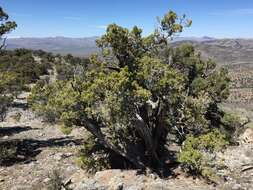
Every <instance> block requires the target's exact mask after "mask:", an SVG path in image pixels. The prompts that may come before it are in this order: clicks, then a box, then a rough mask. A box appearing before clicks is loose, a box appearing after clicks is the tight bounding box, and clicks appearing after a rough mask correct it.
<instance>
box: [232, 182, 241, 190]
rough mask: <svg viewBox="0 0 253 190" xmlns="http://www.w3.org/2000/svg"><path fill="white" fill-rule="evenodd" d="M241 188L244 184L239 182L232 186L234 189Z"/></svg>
mask: <svg viewBox="0 0 253 190" xmlns="http://www.w3.org/2000/svg"><path fill="white" fill-rule="evenodd" d="M240 189H242V186H241V185H240V184H238V183H237V184H235V185H234V186H233V187H232V190H240Z"/></svg>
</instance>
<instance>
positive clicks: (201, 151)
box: [178, 130, 229, 181]
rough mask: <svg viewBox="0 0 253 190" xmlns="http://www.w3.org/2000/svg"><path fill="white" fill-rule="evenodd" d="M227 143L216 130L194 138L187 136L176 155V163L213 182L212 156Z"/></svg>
mask: <svg viewBox="0 0 253 190" xmlns="http://www.w3.org/2000/svg"><path fill="white" fill-rule="evenodd" d="M228 144H229V142H228V141H227V140H226V137H225V135H223V134H222V133H221V132H219V131H218V130H215V131H213V132H210V133H207V134H205V135H200V136H198V137H194V136H192V135H190V136H188V137H187V138H186V140H185V141H184V143H183V146H182V150H181V152H180V153H179V155H178V161H179V162H180V163H181V164H182V165H183V167H184V168H185V169H186V170H187V171H188V172H190V173H194V174H197V175H202V176H203V177H205V178H207V179H208V180H212V181H214V180H215V178H217V176H216V175H215V165H214V163H213V155H214V154H215V153H216V152H218V151H221V150H222V149H224V148H225V146H226V145H228Z"/></svg>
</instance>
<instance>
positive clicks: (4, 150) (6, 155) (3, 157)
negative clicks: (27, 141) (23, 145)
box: [0, 142, 17, 165]
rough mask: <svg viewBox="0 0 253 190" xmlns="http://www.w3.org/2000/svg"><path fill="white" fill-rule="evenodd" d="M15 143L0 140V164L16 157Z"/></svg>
mask: <svg viewBox="0 0 253 190" xmlns="http://www.w3.org/2000/svg"><path fill="white" fill-rule="evenodd" d="M16 154H17V143H10V142H1V144H0V165H1V164H2V163H4V162H8V161H10V160H12V159H15V158H16Z"/></svg>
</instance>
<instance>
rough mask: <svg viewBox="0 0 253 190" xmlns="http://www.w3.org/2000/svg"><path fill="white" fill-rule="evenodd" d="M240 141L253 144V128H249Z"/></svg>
mask: <svg viewBox="0 0 253 190" xmlns="http://www.w3.org/2000/svg"><path fill="white" fill-rule="evenodd" d="M240 140H241V142H242V143H253V128H248V129H246V130H245V132H244V133H243V134H242V135H241V137H240Z"/></svg>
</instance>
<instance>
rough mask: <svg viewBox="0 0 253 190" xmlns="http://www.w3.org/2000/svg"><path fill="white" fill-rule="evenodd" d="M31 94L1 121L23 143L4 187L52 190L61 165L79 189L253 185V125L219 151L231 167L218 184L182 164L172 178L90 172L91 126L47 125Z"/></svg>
mask: <svg viewBox="0 0 253 190" xmlns="http://www.w3.org/2000/svg"><path fill="white" fill-rule="evenodd" d="M26 96H27V95H26V94H24V95H23V97H21V98H20V99H19V100H17V105H16V106H15V107H14V108H12V109H11V110H10V112H9V113H8V115H7V119H6V121H5V122H2V123H0V126H1V127H0V143H7V144H11V143H14V144H16V145H17V147H18V149H17V153H18V157H17V158H16V159H15V161H12V160H9V161H8V162H7V163H1V164H2V166H1V167H0V189H1V190H30V189H31V190H40V189H44V190H47V189H48V187H49V186H48V184H49V183H50V181H51V179H52V173H53V171H58V173H59V175H60V177H61V178H62V182H63V184H65V185H66V186H67V184H68V187H69V188H70V189H74V190H106V189H111V190H121V189H124V190H146V189H147V190H153V189H154V190H156V189H157V190H160V189H164V190H167V189H168V190H174V189H176V190H186V189H187V190H209V189H224V190H231V189H234V190H240V189H245V190H251V189H253V130H248V131H247V133H245V134H244V136H242V138H243V139H242V142H243V143H241V144H240V146H236V147H230V148H228V149H227V150H226V151H225V152H224V153H221V154H220V155H218V157H219V160H222V162H223V164H224V166H225V167H224V168H225V169H223V170H221V171H220V174H219V175H221V176H223V177H224V180H222V183H221V184H219V185H216V186H215V185H210V184H207V183H206V182H205V181H204V180H201V179H193V178H192V177H187V176H186V175H185V174H183V173H182V172H181V171H180V169H176V170H175V171H174V175H172V176H170V177H168V178H167V179H160V178H159V177H157V176H156V175H155V174H149V175H143V174H138V172H137V171H135V170H128V171H121V170H106V171H102V172H97V173H96V174H95V176H90V175H88V174H86V173H85V172H84V171H83V170H81V169H80V168H79V167H78V166H77V164H76V154H77V150H78V149H79V148H80V146H81V141H82V140H81V139H82V137H83V135H84V133H85V131H84V130H81V129H75V130H73V131H72V133H71V134H70V135H64V134H63V133H62V132H61V130H60V129H59V127H57V126H52V125H46V124H45V123H43V122H42V121H41V120H39V119H38V118H35V116H34V114H33V113H32V112H31V111H30V110H27V109H26V106H25V103H26V100H25V97H26ZM17 113H21V118H20V120H19V121H18V122H17V121H15V119H13V116H14V115H15V114H17ZM251 140H252V141H251ZM168 169H169V168H168ZM63 189H64V188H63Z"/></svg>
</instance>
